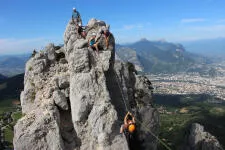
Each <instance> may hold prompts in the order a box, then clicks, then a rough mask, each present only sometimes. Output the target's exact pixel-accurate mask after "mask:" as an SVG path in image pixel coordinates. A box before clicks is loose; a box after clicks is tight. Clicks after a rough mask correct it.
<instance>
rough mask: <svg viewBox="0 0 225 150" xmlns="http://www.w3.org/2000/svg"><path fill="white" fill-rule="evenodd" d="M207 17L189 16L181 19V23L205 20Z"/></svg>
mask: <svg viewBox="0 0 225 150" xmlns="http://www.w3.org/2000/svg"><path fill="white" fill-rule="evenodd" d="M204 21H206V19H204V18H187V19H181V23H194V22H204Z"/></svg>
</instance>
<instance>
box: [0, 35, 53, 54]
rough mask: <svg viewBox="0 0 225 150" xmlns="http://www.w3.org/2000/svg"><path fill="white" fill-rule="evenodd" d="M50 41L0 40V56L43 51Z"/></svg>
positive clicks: (41, 39) (38, 39) (40, 39)
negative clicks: (34, 50) (35, 50)
mask: <svg viewBox="0 0 225 150" xmlns="http://www.w3.org/2000/svg"><path fill="white" fill-rule="evenodd" d="M51 41H53V40H51V39H46V38H33V39H0V55H2V54H18V53H28V52H32V51H33V49H37V50H40V49H43V48H44V47H45V46H46V45H47V43H50V42H51Z"/></svg>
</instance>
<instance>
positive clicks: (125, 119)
mask: <svg viewBox="0 0 225 150" xmlns="http://www.w3.org/2000/svg"><path fill="white" fill-rule="evenodd" d="M128 115H129V112H128V113H127V114H126V116H125V117H124V120H123V122H124V124H127V117H128Z"/></svg>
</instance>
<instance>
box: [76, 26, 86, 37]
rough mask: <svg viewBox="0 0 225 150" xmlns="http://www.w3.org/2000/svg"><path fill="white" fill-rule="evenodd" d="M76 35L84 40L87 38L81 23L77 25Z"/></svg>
mask: <svg viewBox="0 0 225 150" xmlns="http://www.w3.org/2000/svg"><path fill="white" fill-rule="evenodd" d="M77 33H78V35H80V36H81V37H82V38H84V39H85V37H86V36H87V34H86V31H85V26H82V24H81V22H79V23H78V26H77Z"/></svg>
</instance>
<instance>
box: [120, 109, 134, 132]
mask: <svg viewBox="0 0 225 150" xmlns="http://www.w3.org/2000/svg"><path fill="white" fill-rule="evenodd" d="M135 128H136V126H135V119H134V116H133V114H131V113H130V112H128V113H127V114H126V116H125V117H124V124H123V125H122V126H121V128H120V133H123V132H128V133H130V134H132V133H134V131H135Z"/></svg>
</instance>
